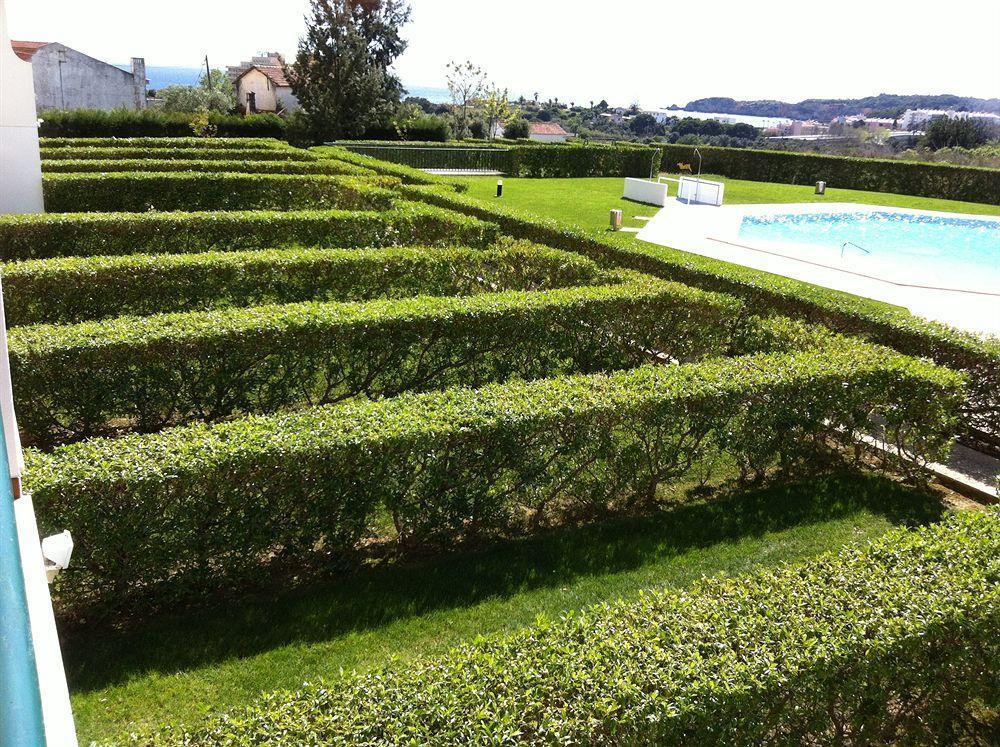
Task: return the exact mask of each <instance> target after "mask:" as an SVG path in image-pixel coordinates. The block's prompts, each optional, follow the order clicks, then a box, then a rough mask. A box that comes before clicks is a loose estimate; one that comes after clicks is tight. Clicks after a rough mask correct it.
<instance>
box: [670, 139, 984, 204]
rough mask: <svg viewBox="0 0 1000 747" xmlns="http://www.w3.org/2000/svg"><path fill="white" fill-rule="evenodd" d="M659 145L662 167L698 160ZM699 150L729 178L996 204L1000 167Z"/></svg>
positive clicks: (686, 150) (709, 167)
mask: <svg viewBox="0 0 1000 747" xmlns="http://www.w3.org/2000/svg"><path fill="white" fill-rule="evenodd" d="M659 147H660V148H662V150H663V169H664V170H665V171H676V170H677V164H678V163H696V162H697V159H695V160H692V158H693V155H692V154H693V150H694V149H693V148H692V146H690V145H661V146H659ZM698 150H699V152H700V153H701V155H702V158H703V159H704V160H703V162H702V170H703V171H704V173H706V174H720V175H721V176H728V177H730V178H731V179H749V180H751V181H757V182H780V183H783V184H815V183H816V182H818V181H825V182H826V183H827V184H828V185H829V186H831V187H839V188H841V189H862V190H866V191H870V192H893V193H896V194H901V195H918V196H920V197H936V198H939V199H947V200H964V201H966V202H984V203H987V204H990V205H996V204H998V203H1000V169H986V168H979V167H975V166H954V165H951V164H943V163H919V162H916V161H902V160H878V159H874V158H848V157H845V156H826V155H819V154H816V153H792V152H789V151H775V150H753V149H750V148H717V147H712V146H704V145H699V146H698Z"/></svg>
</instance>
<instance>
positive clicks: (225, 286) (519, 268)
mask: <svg viewBox="0 0 1000 747" xmlns="http://www.w3.org/2000/svg"><path fill="white" fill-rule="evenodd" d="M2 274H3V288H4V306H5V310H6V315H7V324H8V325H9V326H11V327H16V326H23V325H27V324H72V323H77V322H83V321H91V320H95V319H104V318H108V317H115V316H123V315H126V314H134V315H140V316H145V315H150V314H159V313H168V312H176V311H198V310H207V309H222V308H227V307H232V306H255V305H263V304H270V303H294V302H297V301H310V300H313V301H364V300H371V299H376V298H405V297H409V296H416V295H420V294H427V295H436V296H451V295H470V294H474V293H483V292H488V291H501V290H547V289H551V288H560V287H569V286H576V285H586V284H591V283H593V282H595V281H596V280H598V278H599V277H600V276H601V272H600V270H599V268H598V267H597V265H595V264H594V263H593V262H591V261H590V260H587V259H585V258H584V257H581V256H580V255H579V254H571V253H569V252H562V251H559V250H557V249H549V248H547V247H541V246H536V245H532V244H526V243H524V244H518V245H514V246H511V247H506V248H503V249H493V250H483V249H472V248H466V247H455V248H450V249H444V248H442V249H428V248H427V247H413V248H383V249H273V250H258V251H249V252H199V253H196V254H133V255H126V256H122V257H71V258H66V259H43V260H35V261H29V262H18V263H13V264H7V265H5V266H3V267H2Z"/></svg>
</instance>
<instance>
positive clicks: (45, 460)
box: [12, 309, 961, 665]
mask: <svg viewBox="0 0 1000 747" xmlns="http://www.w3.org/2000/svg"><path fill="white" fill-rule="evenodd" d="M602 311H607V309H602ZM598 318H601V319H606V318H607V316H606V314H605V315H600V316H599V317H598ZM705 326H706V327H710V326H711V325H710V324H706V325H705ZM13 346H14V345H12V347H13ZM15 387H17V383H16V378H15ZM19 391H20V390H19ZM960 398H961V377H960V376H959V375H958V374H955V373H954V372H951V371H948V370H946V369H941V368H937V367H935V366H933V365H931V364H929V363H925V362H922V361H918V360H915V359H911V358H906V357H904V356H900V355H898V354H895V353H893V352H891V351H888V350H879V349H873V348H871V347H869V346H867V345H863V344H860V343H855V342H851V341H847V340H843V339H841V340H834V341H831V342H830V343H829V344H828V345H827V346H826V347H825V348H824V349H823V350H821V351H810V352H805V353H795V354H780V355H764V356H751V357H743V358H715V359H712V360H708V361H705V362H702V363H697V364H690V365H682V366H641V367H639V368H636V369H632V370H629V371H624V372H619V373H615V374H612V375H594V376H564V377H559V378H556V379H544V380H536V381H528V382H525V381H513V382H508V383H505V384H494V385H491V386H487V387H485V388H483V389H479V390H475V389H467V388H458V389H451V390H445V391H435V392H428V393H424V394H404V395H401V396H399V397H397V398H394V399H385V400H377V401H372V400H353V401H350V402H346V403H342V404H339V405H335V406H328V407H315V408H309V409H306V410H302V411H297V412H289V413H282V414H277V415H271V416H256V417H246V418H242V419H239V420H234V421H231V422H226V423H220V424H215V425H202V424H199V425H191V426H186V427H180V428H174V429H171V430H167V431H164V432H161V433H158V434H152V435H128V436H124V437H122V438H119V439H91V440H89V441H84V442H81V443H78V444H73V445H70V446H64V447H61V448H58V449H56V450H55V451H53V452H51V453H42V452H38V451H34V450H31V449H28V450H27V452H26V454H25V460H26V470H25V475H26V476H27V488H28V489H29V490H31V491H32V494H33V497H34V501H35V506H36V510H37V511H38V515H39V517H40V519H41V521H42V529H43V531H49V530H53V529H58V527H65V526H71V527H73V536H74V539H75V541H76V547H77V551H76V554H75V556H74V557H75V562H74V567H75V570H74V572H73V573H64V574H61V575H60V576H59V578H58V580H57V587H56V592H55V593H56V595H57V600H58V604H59V606H60V608H61V609H62V610H63V611H64V612H66V613H72V612H76V613H80V612H82V611H84V610H87V611H88V613H93V614H98V610H99V608H101V607H103V611H104V612H109V611H111V610H113V609H115V608H117V609H118V610H123V609H129V608H130V607H131V608H132V609H133V610H134V609H135V607H134V606H133V605H134V601H135V597H134V596H133V595H134V594H143V595H145V594H152V595H154V596H156V597H158V598H160V599H161V600H163V599H167V598H172V599H174V600H179V599H187V600H192V599H197V598H198V597H199V596H200V595H203V594H205V593H206V592H208V593H210V590H211V589H214V588H216V587H217V586H218V585H219V584H221V583H229V582H232V581H235V580H236V579H238V578H241V577H242V578H244V579H246V578H260V576H261V574H262V573H265V569H264V567H263V565H264V564H265V563H267V562H278V563H280V562H282V561H291V562H294V563H303V562H308V561H309V560H310V559H314V560H320V559H321V558H329V557H330V556H331V555H334V556H336V555H337V554H338V553H340V552H341V551H344V550H348V549H350V548H353V547H354V546H355V544H356V543H357V542H358V541H359V540H360V539H361V538H362V537H363V536H365V535H366V532H367V531H368V530H369V527H370V526H371V524H372V522H373V521H374V520H375V517H376V516H378V517H381V518H380V520H384V517H385V516H386V515H388V516H391V517H392V519H393V521H394V523H395V527H396V530H397V531H398V533H399V535H400V538H401V539H402V540H404V541H421V540H431V539H433V540H438V541H452V540H455V539H458V538H461V537H464V536H467V535H469V534H473V535H474V534H477V533H483V532H493V531H503V530H505V528H509V527H511V526H512V525H521V523H522V522H524V521H527V522H528V523H529V524H533V525H537V524H539V523H541V524H545V523H547V522H552V521H558V520H559V517H561V516H565V515H566V514H569V515H572V514H573V513H574V512H576V511H581V510H587V511H591V512H592V511H594V510H600V509H607V508H609V507H614V506H619V507H622V506H636V505H637V504H640V505H641V504H642V503H643V502H646V501H651V500H654V498H655V493H656V489H657V486H658V485H659V484H661V483H667V482H669V481H671V480H673V479H676V478H677V477H678V476H679V475H682V474H685V473H686V472H687V471H688V470H689V469H690V465H691V463H692V462H693V461H695V460H698V459H701V458H703V457H704V456H705V455H707V454H710V453H715V452H716V451H719V450H721V451H722V452H725V453H727V454H729V455H730V457H731V461H735V462H736V463H738V464H742V465H744V466H745V468H746V469H747V470H750V469H761V468H764V467H766V466H767V465H773V464H781V465H782V467H783V468H784V469H785V470H786V471H787V472H788V473H789V474H797V473H801V472H802V471H808V472H814V471H815V470H817V469H822V468H824V465H827V466H829V465H831V464H832V462H831V461H830V459H829V456H828V452H827V451H826V450H825V448H824V444H827V443H829V442H830V440H831V439H836V440H838V441H839V440H841V439H849V438H850V437H851V434H853V433H854V432H855V431H856V430H861V429H863V428H867V427H869V425H870V423H869V418H870V417H872V416H875V417H878V418H881V419H883V420H884V422H885V426H886V429H887V432H888V437H889V438H890V439H893V440H895V439H897V438H898V439H899V440H900V441H901V442H904V443H906V444H908V445H909V448H911V449H912V450H914V451H915V452H917V453H919V454H921V455H924V456H928V457H935V456H937V455H938V454H939V452H940V450H941V448H942V447H943V446H944V445H945V444H946V443H947V442H948V433H949V431H950V428H951V426H952V425H953V423H954V418H953V410H954V408H955V406H956V405H957V403H958V401H959V400H960ZM21 401H23V399H22V400H21ZM19 404H20V402H19ZM838 425H839V426H842V427H843V428H844V429H845V430H844V431H839V430H838V429H837V426H838ZM805 608H808V606H805ZM509 664H510V662H505V665H509Z"/></svg>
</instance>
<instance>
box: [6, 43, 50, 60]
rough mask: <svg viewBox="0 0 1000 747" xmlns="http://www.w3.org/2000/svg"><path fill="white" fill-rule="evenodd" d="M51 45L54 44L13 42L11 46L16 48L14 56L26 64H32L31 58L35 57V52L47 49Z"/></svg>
mask: <svg viewBox="0 0 1000 747" xmlns="http://www.w3.org/2000/svg"><path fill="white" fill-rule="evenodd" d="M51 43H52V42H26V41H12V42H11V43H10V46H12V47H13V48H14V54H16V55H17V56H18V57H20V58H21V59H22V60H24V61H25V62H31V58H32V57H34V56H35V52H37V51H38V50H39V49H41V48H42V47H47V46H48V45H49V44H51Z"/></svg>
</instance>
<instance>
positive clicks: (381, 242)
mask: <svg viewBox="0 0 1000 747" xmlns="http://www.w3.org/2000/svg"><path fill="white" fill-rule="evenodd" d="M498 237H499V229H498V228H497V226H495V225H493V224H489V223H483V222H482V221H479V220H477V219H475V218H470V217H468V216H465V215H462V214H461V213H456V212H453V211H451V210H443V209H441V208H436V207H432V206H430V205H426V204H421V203H415V202H403V201H396V202H395V204H394V207H393V209H392V210H391V211H383V212H374V211H360V212H359V211H349V210H303V211H293V212H276V211H237V212H193V213H187V212H184V213H78V214H71V213H63V214H59V213H48V214H45V213H43V214H40V215H5V216H0V255H2V256H0V259H2V260H3V261H5V262H10V261H16V260H27V259H42V258H49V257H68V256H93V255H121V254H136V253H155V254H161V253H164V254H183V253H191V252H203V251H209V250H212V249H219V250H234V251H238V250H256V249H270V248H277V247H288V246H310V247H325V248H330V247H363V246H393V245H406V244H421V245H425V246H448V245H453V244H459V245H467V246H486V245H488V244H492V243H493V242H495V241H496V240H497V238H498Z"/></svg>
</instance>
